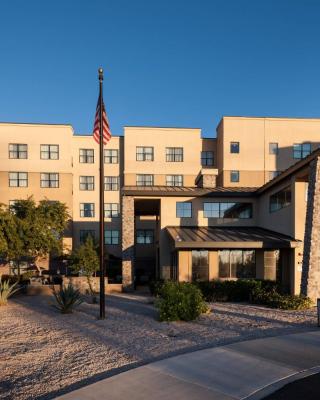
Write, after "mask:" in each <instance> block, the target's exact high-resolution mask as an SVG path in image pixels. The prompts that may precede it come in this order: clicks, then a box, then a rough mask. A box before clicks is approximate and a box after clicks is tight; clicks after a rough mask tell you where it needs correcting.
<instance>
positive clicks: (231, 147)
mask: <svg viewBox="0 0 320 400" xmlns="http://www.w3.org/2000/svg"><path fill="white" fill-rule="evenodd" d="M234 146H236V147H234ZM234 150H237V151H234ZM230 154H240V142H230Z"/></svg>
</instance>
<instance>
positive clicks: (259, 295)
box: [251, 288, 312, 310]
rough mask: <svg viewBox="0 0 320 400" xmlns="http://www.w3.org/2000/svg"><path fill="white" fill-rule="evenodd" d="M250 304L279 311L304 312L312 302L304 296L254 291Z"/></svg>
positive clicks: (270, 291) (261, 290)
mask: <svg viewBox="0 0 320 400" xmlns="http://www.w3.org/2000/svg"><path fill="white" fill-rule="evenodd" d="M251 302H252V303H254V304H261V305H265V306H267V307H271V308H279V309H281V310H305V309H308V308H310V307H311V306H312V301H311V299H309V298H308V297H305V296H297V295H290V294H281V293H279V292H277V291H276V290H269V291H268V290H266V289H261V288H260V289H255V290H254V291H253V292H252V299H251Z"/></svg>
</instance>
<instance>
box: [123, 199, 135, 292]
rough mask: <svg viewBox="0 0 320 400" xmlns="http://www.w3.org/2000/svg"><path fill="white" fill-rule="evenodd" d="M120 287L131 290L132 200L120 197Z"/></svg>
mask: <svg viewBox="0 0 320 400" xmlns="http://www.w3.org/2000/svg"><path fill="white" fill-rule="evenodd" d="M121 214H122V285H123V290H133V263H134V198H133V197H132V196H122V211H121Z"/></svg>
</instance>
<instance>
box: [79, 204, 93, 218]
mask: <svg viewBox="0 0 320 400" xmlns="http://www.w3.org/2000/svg"><path fill="white" fill-rule="evenodd" d="M86 204H89V205H90V210H86V209H85V205H86ZM91 206H92V207H91ZM88 211H90V213H91V215H86V213H87V212H88ZM94 216H95V204H94V203H80V218H94Z"/></svg>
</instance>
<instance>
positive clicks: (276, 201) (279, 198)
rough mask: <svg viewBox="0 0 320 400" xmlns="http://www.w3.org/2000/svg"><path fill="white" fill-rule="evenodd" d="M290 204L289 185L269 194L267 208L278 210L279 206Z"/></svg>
mask: <svg viewBox="0 0 320 400" xmlns="http://www.w3.org/2000/svg"><path fill="white" fill-rule="evenodd" d="M290 204H291V189H290V186H288V187H286V188H284V189H282V190H280V191H279V192H277V193H275V194H273V195H272V196H270V199H269V209H270V212H273V211H277V210H280V209H281V208H284V207H287V206H290Z"/></svg>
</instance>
